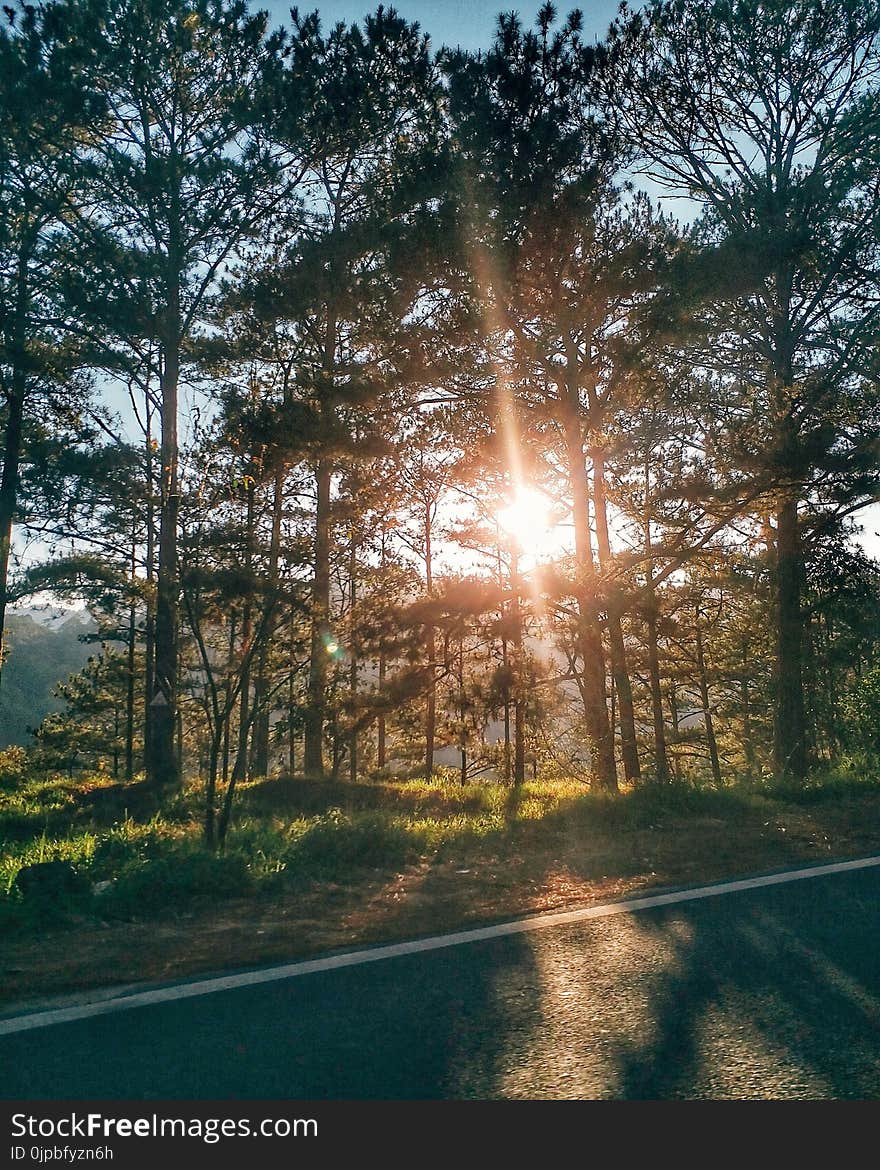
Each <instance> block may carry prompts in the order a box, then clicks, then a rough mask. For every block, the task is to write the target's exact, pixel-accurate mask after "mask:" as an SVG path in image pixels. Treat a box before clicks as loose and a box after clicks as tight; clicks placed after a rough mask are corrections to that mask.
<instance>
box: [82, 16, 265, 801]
mask: <svg viewBox="0 0 880 1170" xmlns="http://www.w3.org/2000/svg"><path fill="white" fill-rule="evenodd" d="M266 20H267V17H266V14H265V13H261V14H258V15H255V16H251V15H249V14H248V12H247V9H246V6H245V4H244V3H243V2H241V0H231V2H228V3H227V2H226V0H192V2H189V0H186V2H179V0H159V2H158V3H151V2H146V0H112V2H111V3H110V5H109V7H108V10H107V13H106V16H105V18H104V20H103V21H102V24H101V29H100V31H101V34H102V40H103V42H104V44H103V62H102V63H103V70H102V93H103V96H104V98H105V100H106V102H107V104H108V105H109V106H110V107H111V108H112V111H113V119H112V123H111V125H110V126H109V128H108V130H107V132H106V134H105V135H104V137H103V140H102V141H101V142H100V144H99V145H98V146H97V147H96V150H95V162H96V166H95V176H94V177H95V201H96V208H95V210H93V211H92V213H91V215H90V217H89V219H88V222H87V224H86V228H87V229H88V230H91V232H92V239H93V241H94V243H95V246H96V247H97V246H99V244H100V237H101V236H102V235H103V236H104V237H105V238H108V239H109V240H110V241H111V246H113V247H116V248H122V249H126V250H128V251H129V252H130V253H131V252H133V253H134V254H135V255H136V256H137V257H138V259H139V262H140V265H141V270H142V272H143V273H144V274H145V277H146V279H145V282H144V284H145V292H146V296H147V298H148V314H147V315H148V317H149V318H150V319H151V320H152V321H153V322H154V326H155V334H156V337H157V340H158V343H159V350H160V360H159V397H160V425H161V435H160V441H159V455H160V471H159V480H160V501H159V518H158V519H159V536H158V571H157V599H156V627H155V679H154V694H153V696H152V697H151V704H152V715H153V724H154V726H153V728H152V733H151V736H150V743H149V745H148V752H147V772H148V776H149V778H150V779H151V781H152V782H153V783H154V784H157V785H169V784H170V785H173V784H175V783H176V782H177V781H178V780H179V762H178V761H179V756H178V751H177V750H176V747H175V737H176V729H177V725H178V718H177V689H178V657H179V654H178V626H179V605H180V599H179V574H178V551H177V549H178V516H179V507H180V501H179V493H180V484H179V471H178V459H179V442H178V418H179V413H180V378H181V365H182V362H183V360H184V358H185V356H186V350H187V345H188V342H189V341H190V339H191V338H192V337H193V334H194V331H195V330H196V329H197V327H198V324H199V321H200V317H201V315H202V314H203V312H204V308H205V302H206V298H207V297H208V295H209V294H210V293H211V291H212V290H213V289H214V288H215V287H216V284H217V281H218V278H219V277H220V276H222V274H223V272H224V270H225V266H226V265H228V264H229V263H230V262H231V261H232V259H233V258H234V256H235V254H236V249H237V248H238V247H239V246H240V244H241V243H242V241H243V240H244V239H246V238H247V237H249V236H251V235H253V233H254V232H255V231H256V230H257V225H258V223H259V222H260V220H261V219H262V218H263V217H264V216H265V215H266V213H267V211H268V210H269V209H270V208H271V205H272V200H273V198H277V197H278V189H277V187H276V185H275V184H276V182H277V180H278V172H279V161H278V159H276V157H275V156H274V153H273V151H272V150H271V149H270V148H269V147H268V146H267V145H266V144H265V142H264V140H263V139H262V138H261V136H260V134H259V132H258V128H259V119H258V114H259V109H258V107H259V103H260V100H261V99H260V95H261V94H262V93H263V92H264V89H263V83H264V80H265V74H266V62H267V60H271V53H270V52H269V51H268V50H267V44H266Z"/></svg>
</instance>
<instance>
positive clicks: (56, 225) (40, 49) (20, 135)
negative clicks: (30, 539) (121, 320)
mask: <svg viewBox="0 0 880 1170" xmlns="http://www.w3.org/2000/svg"><path fill="white" fill-rule="evenodd" d="M96 11H97V9H96V6H94V5H91V4H88V3H76V4H67V3H59V4H51V3H50V4H40V5H29V4H17V3H16V4H15V5H14V6H11V5H6V6H4V13H5V15H6V23H5V25H3V26H0V395H2V405H3V426H4V443H3V468H2V475H0V664H2V652H3V631H4V625H5V616H6V604H7V597H8V593H7V583H8V573H9V559H10V552H11V549H12V532H13V524H14V521H15V518H16V508H17V501H18V481H19V469H20V465H21V460H22V454H23V450H24V444H25V431H26V424H27V414H28V407H29V405H30V402H31V400H32V399H33V398H34V396H35V395H36V394H37V393H38V392H39V391H40V390H42V391H43V392H44V394H46V392H48V393H49V394H51V392H52V390H53V388H54V387H55V385H56V384H57V381H58V379H59V378H63V377H64V376H65V374H67V373H68V371H69V369H70V365H71V360H72V358H73V355H71V354H69V353H68V354H65V352H64V346H65V344H66V342H68V341H69V338H65V331H64V329H63V327H62V323H63V322H64V321H65V312H64V310H63V309H62V308H61V307H60V304H59V281H58V265H57V263H56V262H55V261H56V256H57V252H58V245H59V239H60V238H61V237H62V236H63V235H64V231H65V219H66V218H68V214H69V209H70V206H71V204H73V205H75V204H76V202H77V199H78V195H77V191H78V189H81V187H82V178H83V172H82V161H83V148H84V145H85V143H86V142H87V141H88V140H89V138H90V137H92V136H93V135H94V134H95V133H96V132H97V128H98V125H99V122H100V117H101V113H102V110H103V105H102V102H101V101H100V100H99V98H98V97H97V95H96V94H95V92H94V90H93V89H92V88H91V84H90V83H91V82H92V81H93V80H94V75H93V65H94V47H95V41H94V37H93V32H94V28H93V25H94V20H95V17H96ZM43 414H45V412H43Z"/></svg>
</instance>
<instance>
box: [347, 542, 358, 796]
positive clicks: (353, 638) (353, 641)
mask: <svg viewBox="0 0 880 1170" xmlns="http://www.w3.org/2000/svg"><path fill="white" fill-rule="evenodd" d="M348 576H349V588H350V609H349V616H350V618H351V632H350V636H349V640H348V701H349V703H350V705H351V731H350V732H349V736H348V778H349V780H350V781H351V782H352V784H356V783H357V778H358V733H357V698H358V655H357V632H356V629H355V607H356V606H357V540H356V539H355V537H354V535H352V538H351V547H350V549H349V556H348Z"/></svg>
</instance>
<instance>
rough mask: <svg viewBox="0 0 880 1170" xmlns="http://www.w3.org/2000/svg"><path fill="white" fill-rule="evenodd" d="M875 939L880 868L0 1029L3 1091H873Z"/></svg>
mask: <svg viewBox="0 0 880 1170" xmlns="http://www.w3.org/2000/svg"><path fill="white" fill-rule="evenodd" d="M878 944H880V866H876V865H874V866H868V867H865V868H861V869H853V870H847V871H844V872H837V873H834V874H830V875H825V876H811V877H809V878H808V879H806V880H796V881H791V882H788V881H786V882H781V883H779V884H773V885H768V886H763V887H759V888H752V889H745V890H738V891H736V892H726V893H724V894H723V895H721V896H718V895H716V896H711V897H706V898H698V899H694V900H689V901H683V902H672V903H671V904H666V905H660V906H657V905H655V906H652V907H650V908H647V909H641V910H636V911H634V912H632V913H614V914H612V915H611V916H607V917H597V918H593V919H589V920H584V921H577V922H568V923H564V924H562V925H553V926H549V927H544V928H543V929H536V930H526V931H523V932H522V933H518V934H508V935H504V934H502V935H501V936H500V937H493V938H484V939H482V940H481V941H476V942H469V943H467V944H465V945H455V946H443V947H438V948H435V949H430V950H427V951H424V952H419V953H411V954H403V955H397V956H396V957H385V958H381V959H379V960H378V961H370V962H358V963H355V964H354V965H349V966H342V967H338V968H336V969H330V970H322V971H317V972H313V973H310V974H304V975H299V976H298V977H295V978H283V979H278V978H274V977H273V979H272V980H271V981H269V982H265V983H262V984H259V985H256V986H244V987H227V988H226V989H225V990H219V991H216V990H215V991H213V992H212V993H210V994H198V995H192V996H190V997H189V998H180V999H171V1000H169V1001H167V1002H159V1003H152V1004H148V1005H142V1006H138V1007H131V1008H128V1009H127V1010H122V1011H117V1010H114V1011H112V1012H111V1013H110V1014H98V1015H94V1016H90V1017H87V1018H81V1019H69V1020H66V1022H62V1023H55V1024H52V1025H50V1026H41V1027H37V1028H31V1029H29V1030H26V1031H12V1032H11V1033H10V1034H5V1035H4V1034H2V1029H3V1027H4V1023H3V1022H2V1021H0V1096H2V1097H3V1098H4V1099H7V1100H9V1099H20V1098H24V1099H63V1098H89V1099H107V1098H109V1099H120V1098H136V1099H140V1098H143V1099H150V1098H178V1099H192V1098H196V1099H210V1098H213V1099H260V1098H278V1099H281V1098H284V1099H299V1100H318V1099H326V1098H347V1099H371V1100H373V1099H386V1100H388V1099H425V1098H453V1099H459V1098H581V1099H583V1098H586V1099H595V1098H652V1099H656V1098H693V1097H708V1098H826V1097H832V1098H841V1097H843V1098H853V1097H854V1098H875V1097H878V1096H880V945H878ZM246 962H247V956H244V955H243V956H242V967H245V966H246ZM171 994H174V993H171ZM6 1026H7V1028H8V1027H9V1026H10V1023H9V1021H6ZM11 1026H12V1027H16V1026H17V1025H16V1024H15V1023H14V1022H13V1023H12V1025H11Z"/></svg>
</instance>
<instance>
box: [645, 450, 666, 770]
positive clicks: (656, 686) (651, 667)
mask: <svg viewBox="0 0 880 1170" xmlns="http://www.w3.org/2000/svg"><path fill="white" fill-rule="evenodd" d="M643 525H644V538H645V564H646V569H645V592H646V600H645V625H646V627H647V638H648V646H647V649H648V677H649V680H650V687H651V709H652V712H653V716H654V778H655V779H656V781H657V782H658V783H659V784H667V783H668V782H669V777H670V772H669V757H668V755H667V753H666V729H665V727H664V724H663V688H662V686H661V683H660V646H659V641H658V637H657V594H656V592H655V590H654V545H653V541H652V538H651V467H650V462H649V459H648V458H647V457H646V459H645V512H644V517H643Z"/></svg>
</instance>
